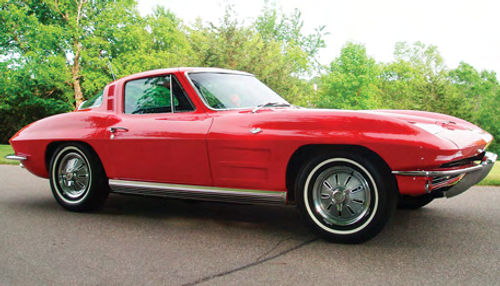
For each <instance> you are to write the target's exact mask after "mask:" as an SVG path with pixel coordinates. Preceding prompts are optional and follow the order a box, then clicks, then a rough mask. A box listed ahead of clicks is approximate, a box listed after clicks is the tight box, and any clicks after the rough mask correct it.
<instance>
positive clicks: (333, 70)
mask: <svg viewBox="0 0 500 286" xmlns="http://www.w3.org/2000/svg"><path fill="white" fill-rule="evenodd" d="M379 74H380V68H379V66H378V65H377V64H376V62H375V60H374V59H373V58H371V57H369V56H368V55H367V54H366V48H365V47H364V46H363V45H361V44H355V43H347V44H346V45H345V46H344V47H343V48H342V51H341V52H340V56H339V57H338V58H337V59H335V60H334V61H332V62H331V64H330V68H329V70H328V72H327V73H326V74H324V75H323V76H321V78H320V86H319V96H318V98H317V102H316V104H317V106H318V107H323V108H343V109H369V108H377V107H379V106H380V104H381V103H380V97H381V91H380V90H379V88H378V81H379Z"/></svg>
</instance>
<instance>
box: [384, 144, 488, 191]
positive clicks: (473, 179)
mask: <svg viewBox="0 0 500 286" xmlns="http://www.w3.org/2000/svg"><path fill="white" fill-rule="evenodd" d="M496 159H497V155H496V154H494V153H491V152H486V153H485V155H484V157H483V159H482V160H481V163H479V164H477V165H475V166H471V167H467V168H463V169H456V170H445V171H393V172H392V173H393V174H394V175H399V176H413V177H426V178H429V180H428V181H427V184H426V186H425V190H426V192H427V193H431V192H432V191H435V190H440V189H444V188H446V189H445V190H443V191H442V194H443V195H444V196H446V197H448V198H449V197H453V196H456V195H458V194H461V193H463V192H464V191H466V190H468V189H469V188H470V187H472V186H474V185H475V184H477V183H479V182H480V181H481V180H482V179H484V178H485V177H486V176H487V175H488V173H489V172H490V171H491V168H493V165H494V164H495V161H496ZM437 181H439V183H436V182H437Z"/></svg>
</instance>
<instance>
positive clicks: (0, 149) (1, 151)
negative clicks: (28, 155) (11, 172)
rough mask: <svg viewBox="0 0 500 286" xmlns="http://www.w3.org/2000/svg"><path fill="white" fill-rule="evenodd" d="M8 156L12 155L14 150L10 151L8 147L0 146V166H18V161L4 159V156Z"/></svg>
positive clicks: (10, 148)
mask: <svg viewBox="0 0 500 286" xmlns="http://www.w3.org/2000/svg"><path fill="white" fill-rule="evenodd" d="M10 154H14V150H12V147H11V146H10V145H2V144H0V164H10V165H19V162H18V161H13V160H7V159H5V156H6V155H10Z"/></svg>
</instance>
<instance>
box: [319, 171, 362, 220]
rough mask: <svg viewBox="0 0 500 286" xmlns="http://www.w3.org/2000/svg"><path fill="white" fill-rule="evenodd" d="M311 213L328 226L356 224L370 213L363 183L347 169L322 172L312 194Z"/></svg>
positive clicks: (359, 177)
mask: <svg viewBox="0 0 500 286" xmlns="http://www.w3.org/2000/svg"><path fill="white" fill-rule="evenodd" d="M312 199H313V204H314V209H315V211H316V213H317V214H318V215H320V216H321V217H322V219H323V221H324V222H325V223H326V224H329V225H338V226H348V225H352V224H355V223H356V222H358V221H360V220H361V219H362V218H363V217H365V216H366V215H367V214H368V211H369V209H370V201H371V195H370V186H369V184H368V181H367V179H366V178H365V177H364V176H363V175H362V174H361V173H360V172H358V171H357V170H355V169H353V168H351V167H349V166H335V167H331V168H328V169H325V170H323V171H322V172H321V173H320V174H319V175H318V176H317V178H316V181H315V182H314V185H313V190H312Z"/></svg>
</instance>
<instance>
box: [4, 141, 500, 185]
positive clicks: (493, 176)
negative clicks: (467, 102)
mask: <svg viewBox="0 0 500 286" xmlns="http://www.w3.org/2000/svg"><path fill="white" fill-rule="evenodd" d="M9 154H14V150H12V147H11V146H10V145H2V144H0V164H10V165H17V164H19V162H17V161H13V160H6V159H5V158H4V157H5V155H9ZM479 185H481V186H500V163H499V162H496V163H495V166H493V169H492V170H491V172H490V174H489V175H488V177H486V178H485V179H484V180H482V181H481V183H479Z"/></svg>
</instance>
